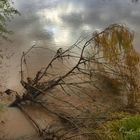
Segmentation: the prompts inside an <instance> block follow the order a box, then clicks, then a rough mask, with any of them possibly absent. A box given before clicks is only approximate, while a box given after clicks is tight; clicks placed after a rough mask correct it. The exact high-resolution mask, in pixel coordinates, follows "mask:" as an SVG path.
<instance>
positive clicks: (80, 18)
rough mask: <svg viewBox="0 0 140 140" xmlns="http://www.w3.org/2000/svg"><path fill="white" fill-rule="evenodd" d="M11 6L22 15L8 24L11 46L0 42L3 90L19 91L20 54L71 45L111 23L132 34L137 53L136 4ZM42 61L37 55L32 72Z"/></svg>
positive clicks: (71, 1) (18, 0)
mask: <svg viewBox="0 0 140 140" xmlns="http://www.w3.org/2000/svg"><path fill="white" fill-rule="evenodd" d="M14 3H15V7H16V8H17V9H18V10H19V11H20V13H21V16H17V17H16V18H15V19H13V20H12V21H11V22H10V23H9V29H12V30H13V32H14V34H13V35H12V36H10V39H11V40H12V43H11V42H6V41H1V44H0V48H1V49H2V50H3V52H0V53H2V54H3V55H4V58H3V59H2V67H1V69H0V73H1V85H2V87H1V88H3V89H4V88H13V89H17V88H20V86H19V71H20V69H19V63H20V57H21V54H22V51H25V50H26V49H27V48H29V47H31V46H32V45H33V44H36V45H37V46H43V47H49V48H51V49H54V50H55V49H56V48H58V47H60V46H61V47H66V46H70V45H71V44H73V43H74V42H75V41H76V40H77V39H78V37H79V36H80V35H82V36H85V35H90V34H91V33H92V32H93V31H95V30H102V29H104V28H105V27H107V26H108V25H110V24H113V23H121V24H125V25H127V26H128V27H130V28H131V29H132V30H133V31H134V32H135V42H134V44H135V47H136V49H137V50H138V51H140V48H139V44H140V39H139V37H140V2H139V1H135V0H125V1H121V0H117V1H116V0H80V1H79V0H51V1H50V0H43V1H42V0H28V1H25V0H14ZM5 54H6V55H5ZM47 56H48V58H51V55H50V53H47ZM0 59H1V58H0ZM42 60H44V58H43V59H42V58H41V57H40V56H39V54H38V55H36V59H35V57H34V62H35V61H36V66H34V67H33V68H32V70H33V69H34V70H37V69H38V66H40V63H41V61H42ZM46 61H48V59H46ZM29 65H30V64H29ZM31 65H32V64H31ZM32 70H31V71H32ZM17 79H18V80H17ZM17 85H18V86H17Z"/></svg>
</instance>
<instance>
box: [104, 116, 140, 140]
mask: <svg viewBox="0 0 140 140" xmlns="http://www.w3.org/2000/svg"><path fill="white" fill-rule="evenodd" d="M105 138H106V140H139V138H140V115H135V116H130V115H128V116H127V117H124V118H123V119H120V120H115V121H110V122H108V123H107V124H106V125H105Z"/></svg>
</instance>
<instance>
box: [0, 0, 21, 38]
mask: <svg viewBox="0 0 140 140" xmlns="http://www.w3.org/2000/svg"><path fill="white" fill-rule="evenodd" d="M17 14H19V12H18V11H17V10H16V9H15V8H14V7H13V3H12V1H11V0H1V1H0V37H2V38H4V39H7V34H9V33H11V32H10V31H9V30H8V29H7V24H6V23H7V21H10V20H11V19H12V18H13V17H14V15H17Z"/></svg>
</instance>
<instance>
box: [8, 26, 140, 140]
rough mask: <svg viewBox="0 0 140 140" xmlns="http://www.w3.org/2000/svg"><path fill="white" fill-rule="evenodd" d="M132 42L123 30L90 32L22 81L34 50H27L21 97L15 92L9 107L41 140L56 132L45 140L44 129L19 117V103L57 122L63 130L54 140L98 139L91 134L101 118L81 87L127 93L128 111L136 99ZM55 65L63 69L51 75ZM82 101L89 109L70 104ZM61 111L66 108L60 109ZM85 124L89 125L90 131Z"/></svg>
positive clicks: (136, 65)
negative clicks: (43, 112)
mask: <svg viewBox="0 0 140 140" xmlns="http://www.w3.org/2000/svg"><path fill="white" fill-rule="evenodd" d="M132 43H133V33H132V32H130V31H129V29H128V28H127V27H125V26H122V25H117V24H113V25H111V26H109V27H108V28H106V29H105V30H104V31H102V32H100V33H94V34H93V36H92V37H91V38H90V39H89V40H87V41H85V40H83V39H79V40H77V42H76V43H75V44H74V45H72V46H71V47H70V48H68V49H66V50H63V49H62V48H59V49H58V50H57V51H56V53H55V55H54V57H53V58H52V59H51V61H50V62H49V63H48V64H47V65H46V66H45V67H43V68H41V69H40V70H39V71H38V72H37V73H36V74H35V76H34V77H33V78H31V77H26V76H25V70H26V65H27V61H28V59H27V56H29V55H30V53H31V51H32V50H34V49H37V48H38V47H36V46H32V47H31V48H30V49H29V50H28V51H27V52H24V53H23V55H22V57H21V65H20V67H21V84H22V86H23V87H24V89H25V92H24V93H23V95H22V96H21V95H19V94H18V93H17V94H16V99H15V101H14V102H12V103H11V104H10V106H11V107H13V106H15V107H18V108H19V109H20V110H21V111H22V112H23V113H24V114H25V115H26V116H28V118H29V120H31V121H32V123H33V124H34V126H35V127H36V128H37V130H38V132H39V135H40V136H42V137H43V139H44V140H48V139H50V140H53V139H54V137H55V138H56V137H57V136H56V135H55V136H54V132H55V134H57V132H56V131H54V132H52V133H51V136H50V137H51V138H48V137H49V134H50V133H49V134H48V130H47V129H42V128H40V127H39V125H38V124H37V123H36V122H35V121H34V120H33V119H32V117H31V116H29V114H28V113H27V112H24V109H23V107H22V104H23V103H24V104H26V103H27V102H28V101H29V102H31V103H33V104H35V105H38V106H40V107H41V108H43V109H44V110H45V111H47V112H49V113H51V114H53V115H54V116H56V117H57V118H58V119H59V120H60V122H61V123H62V124H63V125H64V128H63V133H61V135H60V136H58V137H57V138H56V139H58V140H61V139H62V140H66V139H73V138H75V137H79V136H82V137H84V138H87V137H93V136H94V137H95V136H96V137H97V139H100V137H99V136H97V135H96V132H94V131H93V130H94V127H96V123H97V122H98V120H103V119H105V118H104V117H103V116H102V115H101V116H98V115H97V114H96V113H95V114H94V117H93V111H92V109H93V108H94V107H95V108H96V107H97V106H96V104H94V101H95V99H94V97H93V96H92V94H91V93H88V92H87V91H86V88H87V89H91V88H93V89H98V90H100V91H102V90H104V89H102V88H103V87H102V85H104V86H105V88H107V89H111V91H113V92H115V93H118V94H119V93H120V92H122V91H123V92H125V93H127V94H126V95H127V99H128V102H127V106H131V107H132V106H134V105H135V103H136V102H137V99H138V97H139V79H138V77H137V75H138V74H139V69H138V65H139V55H138V54H137V53H136V51H135V49H134V48H133V44H132ZM38 49H43V48H38ZM59 62H61V66H62V65H63V66H65V69H64V71H62V72H61V73H57V70H56V69H55V65H57V63H59ZM56 91H57V92H56ZM58 91H59V92H58ZM62 93H64V95H63V94H62ZM112 94H114V93H112ZM83 97H84V100H86V99H87V100H88V103H89V104H90V105H89V106H91V108H84V106H80V105H79V106H78V105H77V104H76V103H74V100H73V99H75V98H78V99H80V98H83ZM85 97H86V98H85ZM71 100H72V101H71ZM75 102H76V101H75ZM62 106H65V107H66V106H67V107H66V109H65V108H63V109H62ZM97 108H98V107H97ZM80 116H82V118H81V117H80ZM89 124H93V125H92V131H90V125H89ZM58 131H59V130H58ZM75 132H76V133H75Z"/></svg>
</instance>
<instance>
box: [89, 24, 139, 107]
mask: <svg viewBox="0 0 140 140" xmlns="http://www.w3.org/2000/svg"><path fill="white" fill-rule="evenodd" d="M133 39H134V33H133V32H132V31H130V30H129V29H128V28H127V27H125V26H122V25H116V24H114V25H112V26H109V27H108V28H107V29H106V30H104V31H103V32H101V33H99V34H96V33H95V37H94V40H93V44H94V45H93V47H92V49H93V50H92V53H93V52H94V53H95V52H96V53H97V54H98V55H96V57H95V58H96V61H94V62H96V63H95V64H94V65H93V67H94V68H95V66H96V71H98V74H99V75H100V76H101V77H102V78H104V79H105V82H106V83H109V86H110V87H109V88H111V86H112V87H117V88H118V89H121V90H124V91H125V92H127V97H128V98H127V99H128V103H127V104H128V105H129V106H133V105H134V104H135V103H136V100H137V99H138V96H139V69H138V67H139V54H138V53H137V52H136V51H135V48H134V47H133ZM90 70H92V68H90ZM92 71H94V72H95V70H92ZM98 74H97V75H98ZM116 90H117V89H116Z"/></svg>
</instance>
